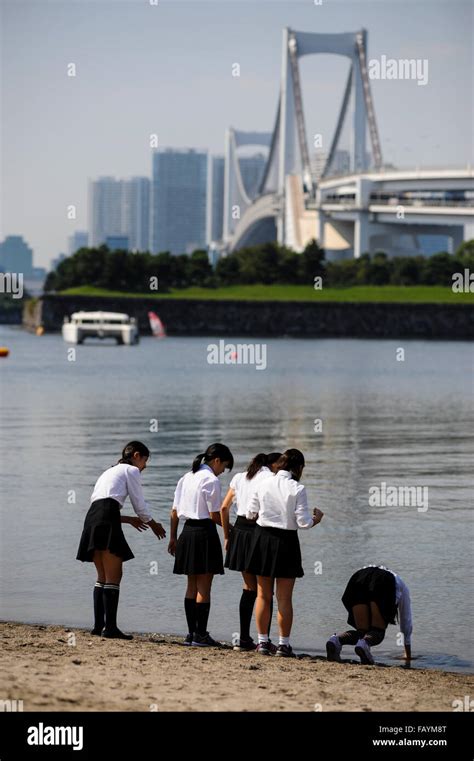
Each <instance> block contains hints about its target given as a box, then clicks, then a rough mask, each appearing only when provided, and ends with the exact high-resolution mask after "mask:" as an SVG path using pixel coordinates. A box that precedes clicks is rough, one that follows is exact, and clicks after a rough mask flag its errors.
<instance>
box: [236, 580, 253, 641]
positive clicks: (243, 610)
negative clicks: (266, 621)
mask: <svg viewBox="0 0 474 761" xmlns="http://www.w3.org/2000/svg"><path fill="white" fill-rule="evenodd" d="M242 578H243V581H244V584H243V589H242V596H241V598H240V605H239V615H240V639H241V640H244V641H248V640H250V622H251V621H252V615H253V609H254V606H255V600H256V599H257V577H256V576H254V574H253V573H245V572H243V573H242Z"/></svg>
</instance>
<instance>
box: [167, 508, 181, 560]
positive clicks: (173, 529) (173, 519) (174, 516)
mask: <svg viewBox="0 0 474 761" xmlns="http://www.w3.org/2000/svg"><path fill="white" fill-rule="evenodd" d="M178 524H179V518H178V511H177V510H176V508H175V507H173V509H172V510H171V513H170V541H169V544H168V552H169V554H170V555H174V554H175V552H176V542H177V541H178Z"/></svg>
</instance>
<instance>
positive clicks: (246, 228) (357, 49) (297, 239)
mask: <svg viewBox="0 0 474 761" xmlns="http://www.w3.org/2000/svg"><path fill="white" fill-rule="evenodd" d="M366 44H367V32H366V30H365V29H362V30H360V31H358V32H348V33H341V34H324V33H323V34H321V33H314V32H296V31H294V30H292V29H289V28H285V29H284V30H283V49H282V69H281V82H280V95H279V101H278V108H277V115H276V119H275V125H274V129H273V133H271V135H267V134H266V133H265V134H262V133H242V132H238V131H237V130H234V129H230V130H229V131H228V132H227V137H226V164H225V190H224V225H223V229H224V242H225V243H226V244H227V246H228V248H229V249H234V248H236V247H240V246H242V245H245V244H246V243H251V242H252V243H254V242H259V241H260V239H262V240H263V239H265V237H266V238H267V239H268V235H269V234H270V235H271V232H270V230H271V226H272V225H273V227H274V228H276V230H275V231H274V233H273V234H274V235H276V237H277V240H278V241H279V243H281V244H286V245H291V246H293V247H295V248H296V249H298V248H301V247H302V245H303V242H304V240H305V238H306V237H307V232H308V230H309V228H310V227H311V225H312V221H313V220H315V211H314V210H313V211H312V212H311V213H308V212H307V209H306V207H307V205H308V201H311V200H314V197H315V193H316V178H315V177H314V175H313V172H312V168H311V162H310V156H309V150H308V142H307V137H306V127H305V119H304V110H303V95H302V90H301V83H300V74H299V64H298V60H299V59H300V58H302V57H303V56H306V55H315V54H319V53H326V54H327V53H333V54H335V55H342V56H345V57H347V58H349V60H350V62H351V65H350V69H349V75H348V78H347V82H346V86H345V89H344V94H343V98H342V103H341V108H340V113H339V118H338V121H337V125H336V129H335V132H334V136H333V138H332V141H331V147H330V150H329V152H328V156H327V160H326V165H325V167H324V170H323V173H322V177H323V178H324V177H325V176H327V175H328V173H329V171H330V168H331V164H332V162H333V159H334V156H335V154H336V151H337V150H338V147H339V141H340V137H341V132H342V128H343V126H344V124H345V121H346V118H347V113H348V110H349V106H350V103H351V101H352V104H353V112H352V126H351V151H350V171H351V173H361V172H364V171H366V170H367V168H368V167H367V152H366V132H367V126H368V128H369V135H370V142H371V154H372V162H371V163H372V166H373V168H374V169H376V170H378V169H380V168H381V166H382V152H381V148H380V140H379V135H378V130H377V123H376V119H375V111H374V106H373V102H372V95H371V90H370V80H369V77H368V72H367V61H366ZM351 95H352V99H351ZM257 138H259V139H257ZM252 141H253V143H254V144H260V145H268V146H269V154H268V159H267V164H266V167H265V170H264V173H263V177H262V182H261V186H260V192H259V196H258V197H257V198H256V199H254V200H253V201H251V200H250V199H249V198H248V196H247V195H246V193H245V188H244V187H243V183H242V178H241V175H240V170H239V165H238V157H237V148H238V147H239V146H240V145H243V144H247V145H248V144H251V143H252ZM269 213H270V216H268V215H269ZM314 224H315V223H314ZM312 237H314V235H313V236H312Z"/></svg>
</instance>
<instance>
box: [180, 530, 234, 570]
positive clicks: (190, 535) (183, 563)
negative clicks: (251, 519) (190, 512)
mask: <svg viewBox="0 0 474 761" xmlns="http://www.w3.org/2000/svg"><path fill="white" fill-rule="evenodd" d="M173 573H178V574H185V575H186V576H191V575H195V574H199V573H220V574H222V573H224V565H223V562H222V547H221V543H220V539H219V535H218V533H217V528H216V524H215V523H214V522H213V521H212V520H211V519H210V518H204V519H203V520H194V519H191V518H188V520H187V521H186V522H185V524H184V527H183V530H182V532H181V534H180V535H179V537H178V541H177V542H176V554H175V558H174V568H173Z"/></svg>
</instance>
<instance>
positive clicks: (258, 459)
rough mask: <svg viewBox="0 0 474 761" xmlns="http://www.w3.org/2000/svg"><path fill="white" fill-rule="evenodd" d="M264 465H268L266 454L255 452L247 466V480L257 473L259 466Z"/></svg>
mask: <svg viewBox="0 0 474 761" xmlns="http://www.w3.org/2000/svg"><path fill="white" fill-rule="evenodd" d="M264 465H268V455H266V454H264V453H263V452H260V454H256V455H255V457H254V458H253V460H252V461H251V462H250V463H249V466H248V468H247V478H248V480H249V481H251V480H252V478H253V477H254V476H255V475H257V473H258V471H259V470H260V468H263V467H264Z"/></svg>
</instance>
